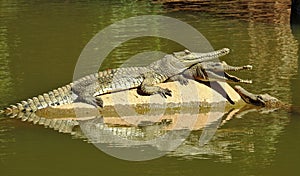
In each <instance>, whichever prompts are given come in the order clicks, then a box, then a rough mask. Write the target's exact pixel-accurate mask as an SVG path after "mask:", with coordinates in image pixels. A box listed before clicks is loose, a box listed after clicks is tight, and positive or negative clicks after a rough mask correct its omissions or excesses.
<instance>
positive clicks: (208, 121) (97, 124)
mask: <svg viewBox="0 0 300 176" xmlns="http://www.w3.org/2000/svg"><path fill="white" fill-rule="evenodd" d="M253 111H255V109H251V110H249V109H244V108H240V109H237V108H233V109H231V110H229V111H228V112H219V111H217V110H215V111H209V112H205V113H198V114H196V115H194V114H188V113H186V114H183V115H182V114H181V116H180V117H181V118H182V119H180V117H179V116H178V115H179V114H172V115H164V116H163V117H162V118H161V119H160V120H158V121H139V123H138V124H135V125H128V124H127V125H126V124H124V123H119V124H118V123H115V122H116V119H115V118H107V117H104V118H103V117H85V118H81V119H76V118H45V117H40V116H37V115H36V114H35V113H24V114H19V115H18V116H15V117H14V118H16V119H20V120H22V121H24V122H25V121H27V122H31V123H34V124H37V125H42V126H44V127H46V128H51V129H54V130H56V131H58V132H61V133H68V134H71V135H72V136H73V137H74V138H75V139H81V140H85V141H87V142H89V143H93V144H101V145H107V146H109V147H110V148H116V149H117V150H120V149H122V148H132V147H133V148H138V147H144V146H151V147H152V149H153V148H154V149H155V150H157V151H168V152H167V156H176V157H186V158H212V157H214V158H218V159H219V160H220V161H222V162H231V160H232V159H233V157H234V151H236V150H238V151H240V152H244V153H246V155H245V156H243V157H252V155H251V153H252V152H259V153H263V154H262V156H263V155H264V154H265V153H267V154H268V156H269V157H270V158H269V159H268V160H272V156H273V155H274V153H275V144H276V141H277V138H278V136H279V134H280V133H281V131H282V130H283V128H284V124H286V123H288V118H281V119H278V118H272V119H270V117H269V116H267V117H265V118H262V117H261V116H262V115H261V114H259V113H256V112H253ZM277 113H278V112H277ZM248 116H251V117H250V118H249V117H248ZM247 117H248V118H247ZM268 117H269V118H268ZM128 118H133V117H128ZM241 118H243V123H245V124H241V125H236V124H235V123H239V121H240V119H241ZM127 120H128V119H127ZM182 120H185V121H190V122H187V123H185V125H184V122H183V121H182ZM264 121H265V122H264ZM181 122H183V123H181ZM253 123H255V125H249V124H253ZM266 123H268V125H264V124H266ZM176 124H181V125H176ZM191 124H192V125H191ZM231 124H235V125H231ZM247 124H248V125H247ZM259 124H261V125H259ZM167 134H168V135H167ZM158 138H159V139H161V140H157V139H158ZM258 139H259V140H258ZM170 140H173V141H175V142H174V143H171V142H168V141H170ZM258 141H259V142H260V143H263V144H260V146H262V145H263V146H265V149H264V150H260V149H257V148H255V144H256V143H257V142H258ZM172 145H173V146H172ZM170 149H173V150H170ZM264 156H265V155H264ZM239 157H241V155H239ZM253 157H254V156H253ZM252 159H255V158H252ZM265 159H266V158H265ZM265 159H264V160H265Z"/></svg>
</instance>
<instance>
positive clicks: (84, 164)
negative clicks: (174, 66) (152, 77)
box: [0, 1, 300, 175]
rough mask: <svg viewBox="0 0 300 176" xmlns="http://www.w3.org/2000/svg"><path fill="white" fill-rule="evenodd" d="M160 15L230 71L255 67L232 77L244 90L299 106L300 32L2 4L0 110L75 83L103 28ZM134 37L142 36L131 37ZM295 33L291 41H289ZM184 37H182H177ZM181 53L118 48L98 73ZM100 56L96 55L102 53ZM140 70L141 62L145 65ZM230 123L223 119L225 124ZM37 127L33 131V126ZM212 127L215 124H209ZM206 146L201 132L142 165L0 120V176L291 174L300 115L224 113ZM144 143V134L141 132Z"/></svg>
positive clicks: (148, 45)
mask: <svg viewBox="0 0 300 176" xmlns="http://www.w3.org/2000/svg"><path fill="white" fill-rule="evenodd" d="M146 14H162V15H166V16H170V17H173V18H177V19H179V20H182V21H184V22H186V23H188V24H190V25H192V26H193V27H195V28H196V29H197V30H199V31H200V32H201V33H202V34H203V35H204V36H205V37H206V38H207V39H208V40H209V41H210V42H211V45H212V46H213V47H214V48H215V49H218V48H222V47H229V48H231V54H230V55H228V56H226V57H224V58H222V59H223V60H225V61H226V62H227V63H230V64H232V65H243V64H251V65H253V68H254V69H253V70H252V71H243V72H239V73H234V74H235V75H237V76H239V77H242V78H245V79H252V80H253V82H254V83H253V84H252V85H247V86H244V87H245V88H247V89H249V90H250V91H253V92H257V93H259V92H268V93H269V94H272V95H274V96H276V97H278V98H279V99H281V100H282V101H285V102H288V103H293V104H294V105H295V106H297V105H299V100H300V95H299V93H298V89H299V88H300V81H299V76H298V70H299V69H298V65H299V63H298V62H299V61H298V60H299V50H298V47H299V42H298V41H297V39H298V40H300V39H299V33H298V32H299V31H298V32H294V33H292V31H291V29H290V26H289V24H273V23H262V22H255V21H252V22H247V21H241V20H238V19H235V18H230V19H229V18H221V17H214V16H212V15H208V14H204V13H200V12H167V11H165V10H164V9H163V8H161V7H160V6H159V5H151V4H150V3H148V2H147V1H146V2H145V1H137V2H134V1H124V2H123V1H122V2H119V1H101V2H98V1H90V2H83V1H62V2H60V1H30V2H29V1H3V2H1V3H0V92H1V93H0V107H4V106H7V105H9V104H11V103H15V102H18V101H20V100H23V99H26V98H28V97H32V96H35V95H38V94H40V93H43V92H46V91H48V90H50V89H53V88H56V87H58V86H61V85H64V84H66V83H68V82H70V81H71V80H72V75H73V70H74V67H75V64H76V61H77V59H78V57H79V54H80V52H81V50H82V49H83V47H84V46H85V45H86V44H87V42H88V41H89V40H90V39H91V38H92V37H93V36H94V35H95V34H96V33H97V32H98V31H100V30H101V29H103V28H105V27H106V26H108V25H110V24H112V23H114V22H116V21H119V20H122V19H125V18H128V17H132V16H138V15H146ZM136 30H139V29H136ZM293 34H294V35H293ZM182 35H185V34H182ZM182 49H183V47H182V46H180V45H178V44H176V43H174V42H172V41H169V40H166V39H159V38H155V37H144V38H138V39H133V40H130V41H128V42H126V43H124V44H122V45H120V46H119V47H118V48H116V49H115V50H114V51H113V52H112V53H111V54H110V55H109V56H108V58H107V59H106V60H105V61H104V63H103V65H102V69H106V68H114V67H118V66H120V65H121V64H123V63H124V62H125V61H126V60H127V59H128V58H130V57H131V56H134V55H135V54H137V53H140V52H145V51H152V50H160V51H163V52H167V53H170V52H172V51H178V50H182ZM100 52H101V51H100ZM145 62H146V61H145ZM226 119H227V120H226ZM37 123H38V122H37ZM212 125H214V124H212ZM217 127H218V130H217V131H216V132H215V134H214V135H213V137H212V139H211V140H210V141H209V142H208V143H207V144H206V145H205V146H204V147H199V146H198V144H199V136H201V132H202V131H201V130H197V131H193V132H192V133H191V134H190V136H189V137H188V139H187V140H186V141H185V142H184V144H183V145H182V146H180V147H179V148H178V149H176V150H175V151H173V152H170V153H168V154H167V155H165V156H163V157H161V158H158V159H154V160H150V161H143V162H128V161H122V160H119V159H116V158H114V157H111V156H109V155H107V154H105V153H103V152H102V151H100V150H98V149H97V148H96V147H95V146H93V145H92V144H90V143H88V142H87V141H86V140H84V139H80V138H78V137H76V136H71V135H70V134H63V133H59V132H58V131H54V130H52V129H47V128H44V127H43V126H39V125H33V123H29V122H22V121H21V120H20V119H9V118H2V117H1V118H0V173H1V175H41V174H42V175H54V174H59V175H96V174H97V175H99V174H101V175H102V174H109V175H297V173H299V167H298V164H299V162H300V151H299V146H300V142H299V141H300V140H299V139H300V118H299V114H294V113H287V112H285V111H277V112H272V113H265V114H262V113H260V112H256V111H254V112H249V113H245V114H235V113H234V112H231V114H230V113H229V114H221V121H218V124H217ZM139 134H140V133H139Z"/></svg>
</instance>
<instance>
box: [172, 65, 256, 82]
mask: <svg viewBox="0 0 300 176" xmlns="http://www.w3.org/2000/svg"><path fill="white" fill-rule="evenodd" d="M251 69H252V66H251V65H244V66H231V65H228V64H227V63H226V62H224V61H222V62H210V61H208V62H202V63H198V64H196V65H194V66H192V67H191V68H190V69H187V70H185V71H184V72H183V74H182V75H183V76H184V77H185V78H188V79H195V80H197V81H204V82H207V81H209V82H211V81H220V82H239V83H246V84H251V83H252V81H251V80H243V79H240V78H238V77H236V76H233V75H231V74H229V73H227V71H238V70H251ZM174 77H176V78H175V79H174V78H173V77H171V78H170V79H174V80H176V79H177V80H180V79H179V78H178V75H175V76H174ZM182 80H184V79H182ZM182 84H185V82H184V81H182Z"/></svg>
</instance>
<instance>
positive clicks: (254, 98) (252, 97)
mask: <svg viewBox="0 0 300 176" xmlns="http://www.w3.org/2000/svg"><path fill="white" fill-rule="evenodd" d="M234 90H235V91H236V92H237V93H238V94H239V95H240V96H241V98H242V99H243V100H244V101H245V102H246V103H248V104H254V105H256V106H265V104H266V103H265V102H264V101H263V100H262V99H261V98H259V97H258V95H256V94H253V93H250V92H248V91H247V90H245V89H244V88H242V87H241V86H234Z"/></svg>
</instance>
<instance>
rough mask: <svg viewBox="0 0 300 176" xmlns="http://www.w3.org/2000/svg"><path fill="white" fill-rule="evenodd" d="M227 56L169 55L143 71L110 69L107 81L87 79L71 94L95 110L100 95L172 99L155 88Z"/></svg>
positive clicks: (220, 53) (221, 52) (225, 50)
mask: <svg viewBox="0 0 300 176" xmlns="http://www.w3.org/2000/svg"><path fill="white" fill-rule="evenodd" d="M228 53H229V49H228V48H223V49H221V50H217V51H213V52H209V53H193V52H190V51H188V50H185V51H182V52H176V53H173V54H168V55H166V56H165V57H164V58H162V59H160V60H158V61H156V62H153V63H152V64H150V65H148V66H146V67H130V68H118V69H112V70H111V74H110V75H108V76H107V77H100V78H99V80H98V81H94V80H93V79H88V80H87V81H85V82H78V84H77V83H76V84H75V83H74V85H73V87H72V88H73V91H74V93H75V94H77V95H78V96H79V99H80V100H79V101H82V102H86V103H88V104H91V105H94V106H103V102H102V100H101V98H100V96H101V95H103V94H107V93H112V92H117V91H123V90H127V89H133V88H140V90H141V92H142V93H143V94H146V95H153V94H160V95H161V96H162V97H165V98H166V97H167V96H172V94H171V91H170V90H169V89H163V88H161V87H158V86H155V85H156V84H158V83H163V82H165V81H167V80H168V79H169V78H170V77H172V76H174V75H177V74H181V73H182V72H184V71H185V70H186V69H189V68H190V67H191V66H193V65H195V64H197V63H202V62H206V61H210V60H213V59H216V58H218V57H220V56H224V55H226V54H228Z"/></svg>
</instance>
